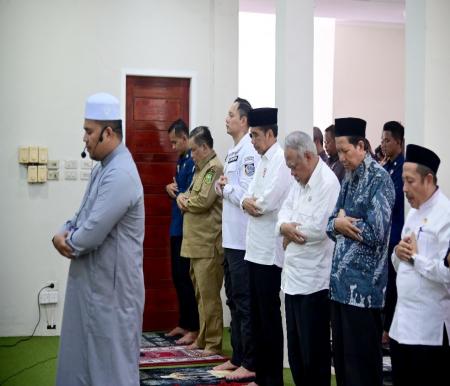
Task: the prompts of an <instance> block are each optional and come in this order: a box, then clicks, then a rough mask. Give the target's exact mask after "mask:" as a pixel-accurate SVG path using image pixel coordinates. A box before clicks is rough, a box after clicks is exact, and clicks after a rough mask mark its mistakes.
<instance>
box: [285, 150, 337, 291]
mask: <svg viewBox="0 0 450 386" xmlns="http://www.w3.org/2000/svg"><path fill="white" fill-rule="evenodd" d="M340 188H341V185H340V184H339V180H338V179H337V177H336V175H335V174H334V172H333V171H332V170H331V169H330V168H329V167H328V166H327V165H326V164H325V163H324V162H323V161H322V160H321V159H320V158H319V162H318V163H317V165H316V167H315V169H314V171H313V173H312V175H311V177H310V179H309V181H308V183H307V184H306V185H302V184H300V183H295V184H293V185H292V187H291V190H290V191H289V195H288V197H287V198H286V200H285V201H284V202H283V205H282V207H281V209H280V212H279V213H278V222H277V225H276V233H277V234H278V235H279V234H280V227H281V225H282V224H284V223H292V222H295V223H299V224H300V225H299V226H298V228H297V229H298V230H299V231H300V232H301V233H302V234H304V235H305V239H306V243H305V244H302V245H300V244H297V243H294V242H290V243H289V244H288V246H287V248H286V251H285V257H284V266H283V272H282V275H281V289H282V290H283V292H284V293H286V294H289V295H298V294H301V295H308V294H311V293H314V292H317V291H320V290H324V289H328V288H329V286H330V271H331V259H332V257H333V249H334V242H333V241H332V240H330V239H329V238H328V236H327V233H326V229H327V223H328V218H329V217H330V215H331V213H332V212H333V209H334V206H335V205H336V201H337V198H338V196H339V191H340Z"/></svg>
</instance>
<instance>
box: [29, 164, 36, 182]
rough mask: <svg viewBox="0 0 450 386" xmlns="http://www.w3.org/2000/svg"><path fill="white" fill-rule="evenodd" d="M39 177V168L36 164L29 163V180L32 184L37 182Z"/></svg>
mask: <svg viewBox="0 0 450 386" xmlns="http://www.w3.org/2000/svg"><path fill="white" fill-rule="evenodd" d="M37 179H38V168H37V166H35V165H29V166H28V178H27V180H28V182H29V183H30V184H34V183H36V182H37Z"/></svg>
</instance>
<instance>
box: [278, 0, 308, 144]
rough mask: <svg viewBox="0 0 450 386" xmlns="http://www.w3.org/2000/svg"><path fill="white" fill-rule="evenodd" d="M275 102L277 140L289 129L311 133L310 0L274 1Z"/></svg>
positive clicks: (282, 137)
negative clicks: (278, 136)
mask: <svg viewBox="0 0 450 386" xmlns="http://www.w3.org/2000/svg"><path fill="white" fill-rule="evenodd" d="M276 4H277V6H276V18H277V19H276V60H275V102H276V103H275V104H276V106H277V107H278V126H279V131H280V140H281V141H282V142H283V140H284V137H285V136H286V134H288V133H289V132H291V131H294V130H302V131H306V132H308V133H309V134H311V136H312V126H313V48H314V10H313V1H312V0H300V1H299V0H277V3H276Z"/></svg>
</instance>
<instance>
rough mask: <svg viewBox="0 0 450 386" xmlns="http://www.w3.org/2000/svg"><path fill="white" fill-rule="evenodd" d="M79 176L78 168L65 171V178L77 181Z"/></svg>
mask: <svg viewBox="0 0 450 386" xmlns="http://www.w3.org/2000/svg"><path fill="white" fill-rule="evenodd" d="M77 178H78V172H77V171H76V170H66V171H65V172H64V179H65V180H70V181H75V180H76V179H77Z"/></svg>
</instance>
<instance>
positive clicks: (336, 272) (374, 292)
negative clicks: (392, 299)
mask: <svg viewBox="0 0 450 386" xmlns="http://www.w3.org/2000/svg"><path fill="white" fill-rule="evenodd" d="M394 201H395V190H394V184H393V183H392V180H391V178H390V177H389V174H388V173H387V172H386V170H384V169H383V167H382V166H380V165H379V164H378V163H377V162H376V161H375V160H374V159H373V158H372V157H371V156H370V155H369V154H367V155H366V157H365V159H364V161H363V162H361V164H360V165H359V166H358V167H357V168H356V169H355V170H354V171H353V172H352V173H351V174H350V175H349V176H347V178H345V179H344V181H343V183H342V187H341V192H340V193H339V198H338V201H337V203H336V207H335V208H334V211H333V213H332V215H331V216H330V218H329V220H328V226H327V234H328V236H329V237H330V238H331V239H332V240H334V241H336V246H335V249H334V254H333V261H332V267H331V276H330V297H331V299H332V300H334V301H336V302H339V303H343V304H349V305H353V306H357V307H363V308H381V307H383V303H384V291H385V289H386V283H387V250H388V243H389V234H390V226H391V215H392V208H393V206H394ZM340 209H344V210H345V213H346V215H347V216H350V217H354V218H358V219H360V221H358V222H357V223H356V226H357V227H358V228H359V229H360V230H362V233H361V236H362V238H363V240H362V241H356V240H353V239H350V238H347V237H344V236H343V235H341V234H339V233H336V232H335V230H334V222H335V219H336V217H337V216H338V213H339V211H340Z"/></svg>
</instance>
